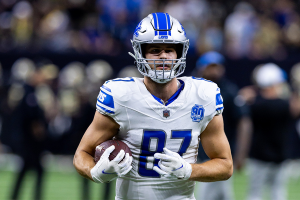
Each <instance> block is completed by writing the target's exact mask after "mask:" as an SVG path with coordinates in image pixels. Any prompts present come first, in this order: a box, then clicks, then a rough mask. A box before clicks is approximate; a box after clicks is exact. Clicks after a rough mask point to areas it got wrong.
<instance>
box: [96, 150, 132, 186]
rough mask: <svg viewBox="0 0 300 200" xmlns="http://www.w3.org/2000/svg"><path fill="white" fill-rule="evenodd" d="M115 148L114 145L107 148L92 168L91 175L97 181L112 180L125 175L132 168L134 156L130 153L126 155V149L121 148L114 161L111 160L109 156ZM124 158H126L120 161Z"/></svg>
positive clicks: (105, 181)
mask: <svg viewBox="0 0 300 200" xmlns="http://www.w3.org/2000/svg"><path fill="white" fill-rule="evenodd" d="M114 149H115V146H114V145H112V146H111V147H109V148H107V149H106V150H105V151H104V153H103V154H102V156H101V158H100V160H99V161H98V162H97V164H96V165H95V166H94V167H93V168H92V169H91V176H92V178H93V180H94V181H95V182H96V183H107V182H110V181H112V180H114V179H116V178H118V177H121V176H124V175H125V174H127V173H128V172H129V171H130V170H131V169H132V166H131V163H132V156H129V154H128V153H126V155H125V152H124V150H121V151H120V152H119V153H118V155H117V156H116V157H115V158H114V159H113V160H112V161H109V158H108V157H109V155H110V154H111V152H113V150H114ZM123 158H124V160H123V161H122V162H120V161H121V160H122V159H123Z"/></svg>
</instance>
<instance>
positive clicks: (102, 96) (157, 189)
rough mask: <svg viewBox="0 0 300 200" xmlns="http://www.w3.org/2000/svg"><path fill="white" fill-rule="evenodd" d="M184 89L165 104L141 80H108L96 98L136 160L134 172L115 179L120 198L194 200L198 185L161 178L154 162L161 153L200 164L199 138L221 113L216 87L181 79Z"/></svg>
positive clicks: (118, 197)
mask: <svg viewBox="0 0 300 200" xmlns="http://www.w3.org/2000/svg"><path fill="white" fill-rule="evenodd" d="M178 80H179V81H180V82H181V87H180V89H179V90H178V91H177V92H176V93H175V94H174V95H173V96H172V97H171V98H170V99H169V100H168V102H166V103H165V104H164V103H163V102H162V101H161V100H160V99H159V98H157V97H155V96H153V95H152V94H151V93H150V92H149V91H148V90H147V88H146V87H145V85H144V83H143V78H123V79H114V80H109V81H107V82H106V83H105V84H104V85H103V86H102V87H101V88H100V93H99V95H98V99H97V110H98V111H99V112H100V113H101V114H104V115H108V116H110V117H112V118H113V119H114V120H115V121H116V122H117V123H118V124H119V125H120V132H119V133H118V134H117V136H116V138H117V139H119V140H122V141H123V142H125V143H126V144H127V145H128V146H129V148H130V150H131V152H132V156H133V162H132V166H133V168H132V170H131V171H130V172H129V173H128V174H127V175H126V176H125V177H122V178H118V179H117V186H116V199H117V200H119V199H139V200H141V199H144V200H148V199H149V200H150V199H151V200H155V199H159V200H161V199H164V200H177V199H178V200H179V199H180V200H182V199H195V198H194V185H195V182H194V181H189V180H179V179H178V180H170V179H167V178H163V177H161V176H160V175H159V174H158V173H157V172H156V171H154V170H152V168H153V166H155V165H157V164H158V161H159V160H157V159H155V158H154V157H153V155H154V154H155V153H156V152H160V153H161V152H163V148H164V147H167V148H168V149H169V150H171V151H174V152H178V153H179V154H180V155H181V156H182V157H183V158H184V159H185V160H186V161H187V162H189V163H196V161H197V154H198V145H199V142H200V137H199V136H200V134H201V133H202V132H203V131H204V129H205V128H206V126H207V124H208V123H209V122H210V121H211V120H212V118H213V117H214V116H215V115H217V114H220V113H221V112H222V111H223V101H222V97H221V94H220V89H219V88H218V86H217V85H216V84H215V83H213V82H211V81H208V80H205V79H203V78H194V77H181V78H178Z"/></svg>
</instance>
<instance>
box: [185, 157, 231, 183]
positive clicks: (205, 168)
mask: <svg viewBox="0 0 300 200" xmlns="http://www.w3.org/2000/svg"><path fill="white" fill-rule="evenodd" d="M232 173H233V164H232V159H221V158H215V159H212V160H209V161H207V162H204V163H201V164H192V174H191V176H190V180H193V181H201V182H214V181H223V180H227V179H229V178H230V177H231V175H232Z"/></svg>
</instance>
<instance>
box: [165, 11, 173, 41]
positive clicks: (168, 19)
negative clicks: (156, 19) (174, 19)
mask: <svg viewBox="0 0 300 200" xmlns="http://www.w3.org/2000/svg"><path fill="white" fill-rule="evenodd" d="M166 15H167V22H168V27H167V28H168V29H171V26H172V24H171V20H170V15H169V14H168V13H166ZM168 35H169V36H171V31H168Z"/></svg>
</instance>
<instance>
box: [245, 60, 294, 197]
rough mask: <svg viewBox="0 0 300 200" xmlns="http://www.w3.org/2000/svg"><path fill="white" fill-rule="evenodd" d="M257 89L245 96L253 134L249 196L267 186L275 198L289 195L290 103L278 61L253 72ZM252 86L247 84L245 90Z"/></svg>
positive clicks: (259, 67) (258, 193)
mask: <svg viewBox="0 0 300 200" xmlns="http://www.w3.org/2000/svg"><path fill="white" fill-rule="evenodd" d="M253 77H254V80H255V83H256V85H257V86H258V91H257V92H256V91H255V90H254V91H252V92H251V93H252V94H253V95H252V96H248V97H246V96H244V99H245V100H246V101H247V102H248V103H249V104H250V111H251V119H252V122H253V137H252V143H251V149H250V161H249V177H250V179H249V181H250V182H249V191H248V198H247V199H248V200H257V199H262V195H263V193H262V191H263V188H264V187H265V186H268V187H270V196H271V199H273V200H284V199H287V195H286V190H285V187H286V181H287V176H286V162H285V161H286V159H287V149H288V148H287V147H288V144H287V141H288V137H289V135H290V131H291V130H290V129H289V128H290V123H291V119H292V118H291V117H292V114H291V112H290V109H291V105H290V104H289V101H288V99H287V98H286V94H285V91H284V87H283V84H285V82H286V78H285V75H284V73H283V71H282V69H280V68H279V67H278V66H277V65H275V64H273V63H267V64H263V65H259V66H258V67H257V68H255V70H254V72H253ZM250 90H253V88H250V87H248V88H245V90H244V91H243V90H242V91H241V92H242V93H241V94H245V93H246V92H249V91H250Z"/></svg>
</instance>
